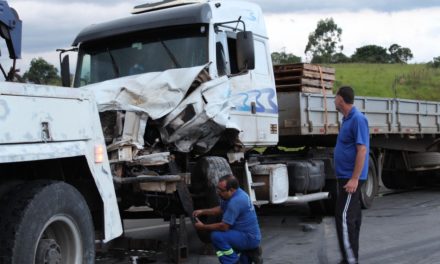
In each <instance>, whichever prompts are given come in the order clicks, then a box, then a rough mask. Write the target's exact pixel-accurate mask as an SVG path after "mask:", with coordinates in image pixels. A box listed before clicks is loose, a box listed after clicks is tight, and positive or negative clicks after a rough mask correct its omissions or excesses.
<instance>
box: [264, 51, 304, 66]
mask: <svg viewBox="0 0 440 264" xmlns="http://www.w3.org/2000/svg"><path fill="white" fill-rule="evenodd" d="M271 57H272V63H273V64H288V63H300V62H301V57H298V56H295V55H293V54H292V53H286V52H284V51H282V52H272V54H271Z"/></svg>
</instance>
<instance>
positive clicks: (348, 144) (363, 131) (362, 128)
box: [334, 107, 370, 180]
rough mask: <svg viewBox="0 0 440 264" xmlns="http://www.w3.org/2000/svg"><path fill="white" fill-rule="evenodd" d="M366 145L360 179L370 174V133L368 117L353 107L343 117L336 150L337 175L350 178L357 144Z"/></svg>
mask: <svg viewBox="0 0 440 264" xmlns="http://www.w3.org/2000/svg"><path fill="white" fill-rule="evenodd" d="M357 145H365V147H366V148H367V153H366V156H365V162H364V168H363V169H362V173H361V175H360V178H359V179H360V180H366V179H367V175H368V158H369V150H370V135H369V129H368V120H367V118H366V117H365V116H364V115H363V114H362V113H361V112H359V111H358V110H357V109H356V107H352V109H351V111H350V113H349V114H348V116H347V117H344V118H343V119H342V125H341V129H340V130H339V135H338V139H337V142H336V147H335V151H334V158H335V170H336V177H337V178H341V179H350V178H351V176H352V174H353V170H354V164H355V162H356V153H357V151H356V146H357Z"/></svg>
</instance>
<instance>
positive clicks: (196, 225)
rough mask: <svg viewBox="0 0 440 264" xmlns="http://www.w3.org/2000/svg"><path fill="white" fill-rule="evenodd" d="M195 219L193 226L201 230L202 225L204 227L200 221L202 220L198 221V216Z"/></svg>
mask: <svg viewBox="0 0 440 264" xmlns="http://www.w3.org/2000/svg"><path fill="white" fill-rule="evenodd" d="M195 219H196V223H195V224H194V227H195V228H196V229H197V230H203V229H204V227H205V224H204V223H202V222H200V220H199V219H198V218H195Z"/></svg>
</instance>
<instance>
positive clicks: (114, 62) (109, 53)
mask: <svg viewBox="0 0 440 264" xmlns="http://www.w3.org/2000/svg"><path fill="white" fill-rule="evenodd" d="M107 52H108V55H110V59H111V61H112V66H113V71H114V72H115V75H116V77H119V76H120V75H119V68H118V65H117V64H116V61H115V58H114V57H113V54H112V52H111V51H110V49H109V48H107Z"/></svg>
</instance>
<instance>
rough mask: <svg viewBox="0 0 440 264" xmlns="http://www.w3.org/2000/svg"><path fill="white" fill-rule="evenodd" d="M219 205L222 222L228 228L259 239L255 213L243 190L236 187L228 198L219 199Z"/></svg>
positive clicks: (259, 234)
mask: <svg viewBox="0 0 440 264" xmlns="http://www.w3.org/2000/svg"><path fill="white" fill-rule="evenodd" d="M220 207H221V209H222V210H223V222H225V223H226V224H228V225H229V226H230V229H232V230H237V231H241V232H244V233H246V234H248V235H250V236H251V237H252V238H254V239H257V240H261V233H260V227H259V226H258V220H257V214H256V213H255V208H254V205H253V204H252V202H251V199H250V198H249V195H248V194H247V193H246V192H245V191H243V190H242V189H241V188H238V189H237V191H235V193H234V194H233V195H232V197H231V198H230V199H229V200H223V199H220Z"/></svg>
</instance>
